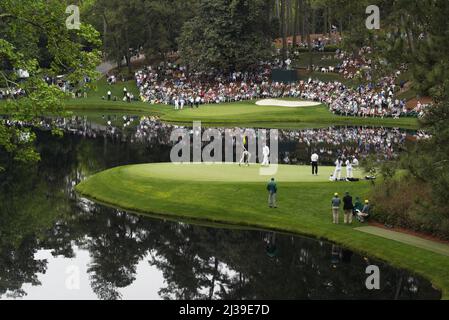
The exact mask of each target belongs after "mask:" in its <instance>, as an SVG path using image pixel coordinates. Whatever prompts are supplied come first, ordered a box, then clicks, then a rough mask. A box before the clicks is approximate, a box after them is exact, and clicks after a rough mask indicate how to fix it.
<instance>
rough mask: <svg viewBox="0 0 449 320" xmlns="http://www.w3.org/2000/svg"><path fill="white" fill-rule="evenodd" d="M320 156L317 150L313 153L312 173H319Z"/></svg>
mask: <svg viewBox="0 0 449 320" xmlns="http://www.w3.org/2000/svg"><path fill="white" fill-rule="evenodd" d="M319 159H320V157H319V156H318V154H317V153H316V152H314V153H313V154H312V158H311V160H312V175H318V160H319Z"/></svg>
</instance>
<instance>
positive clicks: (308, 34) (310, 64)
mask: <svg viewBox="0 0 449 320" xmlns="http://www.w3.org/2000/svg"><path fill="white" fill-rule="evenodd" d="M304 1H305V6H304V10H305V11H304V15H305V17H306V23H305V26H306V34H307V45H308V47H309V70H311V66H312V62H313V60H312V38H311V36H310V30H311V25H310V22H311V21H310V11H311V8H310V6H309V0H304ZM311 71H313V70H311Z"/></svg>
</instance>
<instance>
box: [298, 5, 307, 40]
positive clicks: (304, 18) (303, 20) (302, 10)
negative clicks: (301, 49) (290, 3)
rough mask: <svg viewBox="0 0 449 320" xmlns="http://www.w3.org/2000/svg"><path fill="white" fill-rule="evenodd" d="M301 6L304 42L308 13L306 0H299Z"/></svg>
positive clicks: (302, 37) (302, 38)
mask: <svg viewBox="0 0 449 320" xmlns="http://www.w3.org/2000/svg"><path fill="white" fill-rule="evenodd" d="M299 3H300V4H299V6H300V8H301V9H300V10H301V42H304V39H305V35H306V31H305V30H306V15H305V10H306V9H305V4H304V0H299Z"/></svg>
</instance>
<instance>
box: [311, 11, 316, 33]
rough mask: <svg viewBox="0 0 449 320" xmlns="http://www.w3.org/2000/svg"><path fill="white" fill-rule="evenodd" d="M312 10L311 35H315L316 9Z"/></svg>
mask: <svg viewBox="0 0 449 320" xmlns="http://www.w3.org/2000/svg"><path fill="white" fill-rule="evenodd" d="M311 9H312V34H316V9H315V8H311Z"/></svg>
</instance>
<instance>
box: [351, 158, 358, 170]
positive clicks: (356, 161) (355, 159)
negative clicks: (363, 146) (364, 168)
mask: <svg viewBox="0 0 449 320" xmlns="http://www.w3.org/2000/svg"><path fill="white" fill-rule="evenodd" d="M352 166H353V167H356V168H357V167H358V166H359V160H357V158H356V157H354V159H353V160H352Z"/></svg>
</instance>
